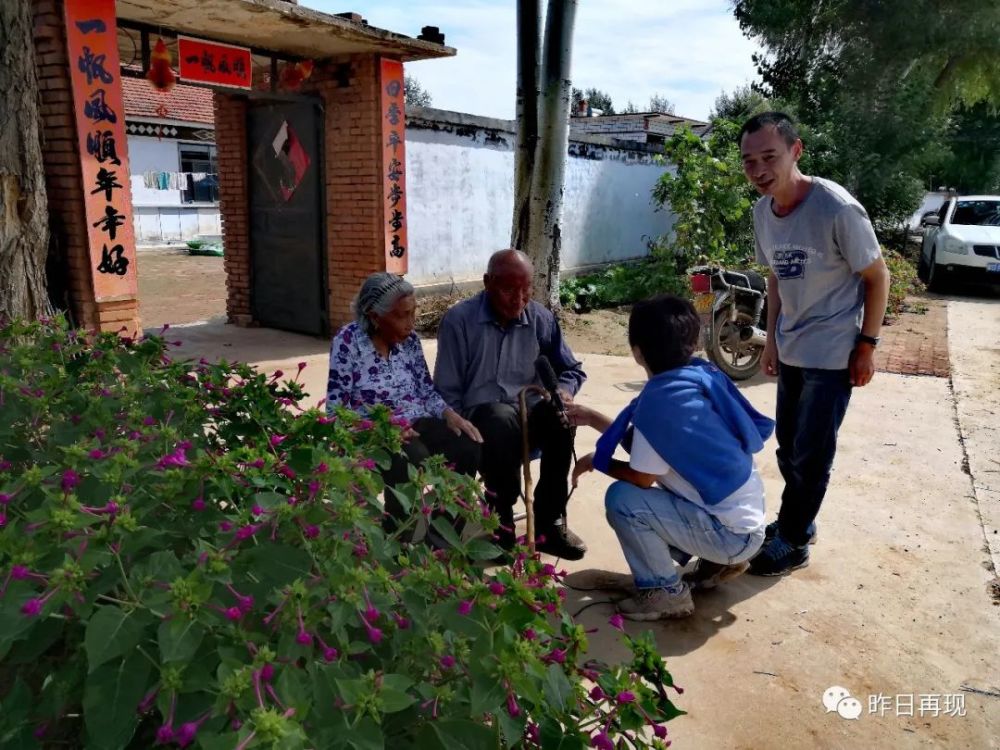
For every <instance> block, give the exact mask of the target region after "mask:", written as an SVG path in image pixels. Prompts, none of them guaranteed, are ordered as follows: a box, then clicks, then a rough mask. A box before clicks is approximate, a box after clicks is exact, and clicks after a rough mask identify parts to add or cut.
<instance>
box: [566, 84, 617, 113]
mask: <svg viewBox="0 0 1000 750" xmlns="http://www.w3.org/2000/svg"><path fill="white" fill-rule="evenodd" d="M581 101H586V102H587V103H588V104H589V105H590V106H591V107H592V108H594V109H599V110H601V112H602V113H603V114H606V115H613V114H615V105H614V103H613V102H612V101H611V94H609V93H608V92H607V91H601V90H600V89H595V88H589V89H582V90H581V89H577V88H574V89H573V112H574V113H575V112H576V108H577V107H578V106H579V105H580V102H581Z"/></svg>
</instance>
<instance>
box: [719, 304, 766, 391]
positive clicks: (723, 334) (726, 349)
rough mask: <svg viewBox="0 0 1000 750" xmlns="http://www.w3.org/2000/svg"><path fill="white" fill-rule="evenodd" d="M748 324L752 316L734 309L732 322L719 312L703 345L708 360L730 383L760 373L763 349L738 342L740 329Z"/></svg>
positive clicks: (724, 311)
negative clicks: (734, 313)
mask: <svg viewBox="0 0 1000 750" xmlns="http://www.w3.org/2000/svg"><path fill="white" fill-rule="evenodd" d="M752 324H753V316H752V315H750V314H749V313H747V312H744V311H743V310H737V312H736V321H735V322H733V321H731V320H729V311H728V310H725V309H723V310H719V312H717V313H716V314H715V325H714V326H712V329H711V332H710V333H709V335H708V337H707V338H708V340H707V341H706V342H705V353H706V354H707V355H708V358H709V360H711V361H712V363H713V364H715V366H716V367H718V368H719V369H720V370H722V371H723V372H724V373H726V375H728V376H729V377H731V378H732V379H733V380H747V379H749V378H752V377H753V376H754V375H756V374H757V372H758V370H760V358H761V355H762V354H763V353H764V347H763V346H753V345H749V344H743V343H742V342H741V341H740V329H741V328H743V327H744V326H749V325H752Z"/></svg>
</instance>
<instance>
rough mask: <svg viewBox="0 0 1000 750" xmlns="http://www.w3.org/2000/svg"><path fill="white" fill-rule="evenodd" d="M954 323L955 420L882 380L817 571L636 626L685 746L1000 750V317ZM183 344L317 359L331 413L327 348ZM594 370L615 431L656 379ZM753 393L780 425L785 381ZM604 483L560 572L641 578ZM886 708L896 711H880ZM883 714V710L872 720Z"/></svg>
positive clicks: (253, 357)
mask: <svg viewBox="0 0 1000 750" xmlns="http://www.w3.org/2000/svg"><path fill="white" fill-rule="evenodd" d="M950 320H951V325H952V331H951V341H952V346H953V347H955V346H956V344H959V346H958V350H957V352H956V353H955V354H954V355H953V356H954V362H953V365H954V368H955V393H956V394H958V396H959V400H958V407H957V410H956V402H955V399H954V397H953V393H952V388H951V384H950V382H949V381H948V380H947V379H944V378H934V377H917V376H905V375H890V374H885V373H880V374H878V375H877V377H876V379H875V380H874V381H873V382H872V384H871V385H870V386H868V387H866V388H864V389H861V390H859V391H858V392H857V393H856V394H855V395H854V398H853V400H852V404H851V408H850V410H849V412H848V416H847V419H846V421H845V423H844V427H843V429H842V431H841V438H840V450H839V452H838V457H837V462H836V466H835V471H834V477H833V481H832V483H831V487H830V492H829V494H828V496H827V500H826V502H825V504H824V507H823V510H822V512H821V514H820V518H819V526H820V543H819V544H818V545H817V546H815V547H813V548H812V558H811V564H810V566H809V567H808V568H805V569H803V570H800V571H797V572H795V573H794V574H792V575H790V576H788V577H785V578H780V579H774V578H763V579H762V578H753V577H750V576H744V577H742V578H740V579H738V580H736V581H733V582H731V583H730V584H728V585H727V586H725V587H723V588H720V589H718V590H716V591H712V592H706V593H704V594H700V595H696V597H695V604H696V607H697V610H696V612H695V615H694V616H693V617H692V618H690V619H688V620H686V621H680V622H660V623H652V624H646V625H641V624H637V623H636V624H629V625H628V626H627V627H628V629H629V631H630V632H642V631H644V630H647V629H651V630H652V631H653V632H654V634H655V637H656V640H657V642H658V644H659V647H660V649H661V652H662V653H663V655H664V657H665V658H666V660H667V664H668V666H669V668H670V670H671V671H672V672H673V674H674V676H675V679H676V681H677V683H678V684H680V685H682V686H683V687H684V688H685V692H684V694H683V695H682V696H679V697H678V698H677V703H678V704H679V705H680V706H681V707H682V708H684V709H686V710H687V711H688V712H689V714H688V715H687V716H684V717H681V718H680V719H678V720H676V721H674V722H672V723H671V725H670V732H671V736H672V738H673V740H674V742H675V747H686V748H711V749H713V750H714V749H716V748H761V747H764V748H767V747H788V748H869V747H870V748H897V747H898V748H909V747H949V748H976V749H977V750H979V749H982V748H1000V607H997V606H995V604H994V603H993V602H992V601H991V599H990V596H989V594H988V585H989V582H990V581H991V580H992V579H993V577H994V576H995V575H996V574H995V572H994V571H993V568H992V562H991V560H990V555H989V554H988V553H987V552H986V551H985V547H984V530H983V525H982V522H981V512H982V511H981V509H982V507H983V506H984V503H987V502H993V505H992V508H994V509H995V508H996V507H997V501H998V500H1000V491H998V490H1000V478H998V477H1000V475H998V474H997V473H996V471H997V469H1000V466H998V465H997V464H996V460H995V457H996V456H997V451H996V449H995V446H996V444H997V441H996V438H995V437H993V436H994V435H995V434H996V429H997V427H1000V424H998V422H997V397H998V395H1000V390H998V388H997V386H998V385H1000V383H998V382H997V372H998V371H997V358H996V349H995V347H996V346H997V342H998V341H1000V303H998V302H997V301H996V300H992V301H984V302H980V301H968V302H956V303H952V304H951V314H950ZM970 331H971V332H974V333H975V335H974V336H967V334H968V333H969V332H970ZM171 336H172V337H175V338H179V339H182V340H184V341H185V342H186V344H185V346H184V347H181V348H180V349H179V353H180V354H182V355H183V354H185V353H187V354H190V355H192V356H209V357H220V356H224V357H226V358H229V359H239V360H244V361H251V362H259V363H262V367H264V368H265V369H268V370H271V369H275V368H279V367H280V368H281V369H284V370H285V371H286V372H287V371H294V367H295V363H297V362H299V361H305V362H307V364H308V367H307V369H306V370H305V375H306V384H307V389H308V390H309V391H310V393H311V394H312V396H314V397H315V398H316V399H317V400H318V399H319V398H321V397H322V396H323V391H324V386H325V377H326V369H325V368H326V353H325V352H326V342H324V341H318V340H316V339H311V338H308V337H300V336H293V335H290V334H281V333H277V332H274V331H264V330H241V329H235V328H232V327H223V326H214V327H213V326H208V327H204V326H202V327H194V328H178V329H174V330H173V332H172V334H171ZM434 344H435V342H428V345H427V355H428V361H429V362H433V360H434V355H435V345H434ZM991 349H992V353H991V352H990V350H991ZM581 356H582V358H583V359H584V361H585V365H586V369H587V371H588V373H589V375H590V378H589V380H588V382H587V384H586V386H585V389H584V391H583V393H582V394H581V399H582V400H584V401H586V402H587V403H589V404H591V405H592V406H594V407H596V408H599V409H602V410H604V411H607V412H610V413H614V412H616V411H617V410H618V409H620V408H621V407H622V406H623V405H624V404H626V403H627V402H628V401H629V400H630V399H631V398H632V397H633V396H634V395H635V393H636V391H637V389H639V388H641V385H642V378H643V373H642V372H641V370H640V369H639V368H638V367H637V366H636V365H635V364H634V363H633V362H631V361H630V360H627V359H623V358H620V357H610V356H599V355H581ZM987 389H992V391H991V395H990V397H989V399H987V400H983V399H982V398H980V395H979V394H981V393H982V392H984V391H986V390H987ZM743 390H744V393H745V394H746V395H747V397H748V398H749V399H750V400H751V401H752V402H753V403H754V404H755V405H756V406H757V407H758V408H759V409H760V410H761V411H763V412H764V413H768V414H773V413H774V400H775V386H774V383H773V381H764V380H763V379H758V380H755V381H751V382H750V383H749V384H747V385H745V386H743ZM991 410H992V411H991ZM956 414H958V417H959V420H956ZM959 426H961V430H962V433H961V434H962V435H963V436H964V438H965V445H966V447H967V448H968V450H969V457H968V459H966V456H965V453H964V452H963V447H962V440H961V438H960V432H959ZM595 437H596V435H595V434H594V433H592V432H589V431H586V432H585V431H581V432H580V435H579V436H578V446H577V450H578V453H579V454H581V455H582V454H583V453H585V452H587V451H589V450H591V449H592V447H593V444H594V442H595ZM967 460H968V464H969V467H970V468H971V469H972V470H973V474H974V477H975V491H974V489H973V484H974V483H973V481H972V480H971V479H970V476H969V474H968V473H966V470H965V464H966V461H967ZM759 465H760V468H761V471H762V474H763V476H764V478H765V482H766V485H767V491H768V503H769V517H772V516H773V515H774V514H775V513H776V511H777V505H778V498H779V496H780V491H781V481H780V477H779V474H778V471H777V467H776V465H775V460H774V445H773V441H772V442H771V443H769V444H768V446H767V447H766V448H765V450H764V452H763V453H762V454H761V455H760V458H759ZM991 472H992V473H991ZM607 484H608V480H607V479H606V478H604V477H602V476H600V475H596V474H592V475H589V476H588V477H587V478H585V480H584V482H583V483H582V485H581V487H580V489H579V490H577V492H576V494H575V495H574V496H573V499H572V501H571V502H572V504H571V510H570V522H571V525H572V526H573V528H574V529H575V530H576V531H577V532H578V533H580V534H581V535H582V536H583V537H584V538H585V539H586V540H587V542H588V544H589V545H590V549H591V552H590V553H589V554H588V555H587V557H586V558H585V559H584V560H583V561H581V562H579V563H572V564H567V565H565V566H564V567H566V568H568V569H570V570H585V569H592V568H602V569H608V570H618V571H625V570H626V567H625V563H624V560H623V558H622V556H621V553H620V551H619V549H618V546H617V543H616V540H615V537H614V535H613V533H612V532H611V531H610V529H609V528H608V527H607V525H606V523H605V520H604V512H603V494H604V490H605V488H606V487H607ZM977 495H978V497H979V503H977ZM984 498H985V500H984ZM984 516H985V517H986V520H987V524H988V528H989V531H990V534H991V535H992V531H993V530H994V529H996V528H997V521H998V520H1000V519H998V516H997V514H996V511H995V510H992V511H988V512H986V513H985V514H984ZM993 538H995V536H994V537H993ZM995 552H996V546H994V553H995ZM568 605H569V609H570V611H571V612H574V613H576V612H580V611H581V610H583V611H582V612H581V613H580V615H579V621H580V622H581V623H583V624H584V625H586V626H588V627H591V626H594V627H599V628H600V631H599V632H598V633H596V634H594V635H593V636H592V637H591V651H592V652H593V654H594V656H596V657H597V658H602V659H605V660H609V659H616V658H621V657H624V656H625V650H624V649H623V648H622V646H621V645H620V643H619V641H618V638H617V633H616V632H614V631H613V630H611V628H609V627H608V626H607V619H608V617H609V616H610V615H611V614H612V613H613V611H614V610H613V605H612V604H611V603H610V602H609V601H608V600H607V599H606V598H605V597H602V596H590V595H588V594H583V593H579V592H574V591H571V592H570V596H569V597H568ZM588 605H593V606H588ZM584 607H586V609H585V610H584ZM831 686H841V687H843V688H845V689H846V690H848V691H849V692H850V694H851V695H852V696H854V697H856V698H858V699H859V700H860V702H861V705H862V709H863V713H862V715H861V716H860V718H859V719H857V720H856V721H849V720H846V719H843V718H841V717H840V716H838V714H837V713H835V712H834V713H827V712H826V710H825V709H824V707H823V703H822V696H823V693H824V692H825V691H826V690H827V688H829V687H831ZM963 686H966V687H971V688H976V689H979V690H985V691H990V692H993V693H995V695H983V694H980V693H976V692H964V691H963V690H962V687H963ZM879 695H882V696H885V701H883V702H881V703H877V702H876V703H874V704H873V703H872V701H876V700H877V699H878V697H879ZM954 695H962V696H963V698H962V699H961V700H963V701H964V713H965V715H964V716H949V715H945V710H946V709H952V710H953V711H954V710H955V708H956V706H955V703H956V701H955V699H953V698H951V697H950V696H954ZM911 696H912V709H911V708H909V704H910V701H911ZM922 696H927V697H924V698H922ZM946 696H947V697H946ZM922 702H923V706H922V705H921V704H922ZM935 703H936V705H937V710H936V711H935V710H934V706H935ZM872 705H874V706H876V707H877V706H882V708H881V709H880V710H878V711H876V712H875V713H869V708H870V706H872ZM922 708H923V710H921V709H922ZM880 714H882V715H880ZM897 714H902V715H897ZM907 714H910V715H907Z"/></svg>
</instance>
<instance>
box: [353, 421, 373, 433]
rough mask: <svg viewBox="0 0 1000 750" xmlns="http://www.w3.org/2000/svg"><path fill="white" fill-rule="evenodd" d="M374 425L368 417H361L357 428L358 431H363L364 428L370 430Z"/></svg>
mask: <svg viewBox="0 0 1000 750" xmlns="http://www.w3.org/2000/svg"><path fill="white" fill-rule="evenodd" d="M374 426H375V423H374V422H372V421H371V420H370V419H362V420H361V421H360V422H358V427H357V429H358V431H359V432H364V431H365V430H370V429H371V428H372V427H374Z"/></svg>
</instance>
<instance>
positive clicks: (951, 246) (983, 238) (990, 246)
mask: <svg viewBox="0 0 1000 750" xmlns="http://www.w3.org/2000/svg"><path fill="white" fill-rule="evenodd" d="M923 225H924V239H923V245H922V246H921V248H920V265H919V268H918V273H919V275H920V278H921V279H923V280H924V281H925V282H927V286H928V288H930V289H931V290H936V289H940V288H941V285H942V283H943V282H944V281H945V280H946V279H947V278H955V279H964V280H966V281H979V282H986V283H989V282H993V283H1000V195H966V196H958V197H955V198H949V199H948V200H947V201H945V203H944V205H943V206H941V208H940V209H939V210H938V212H937V214H931V215H926V216H924V218H923Z"/></svg>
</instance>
